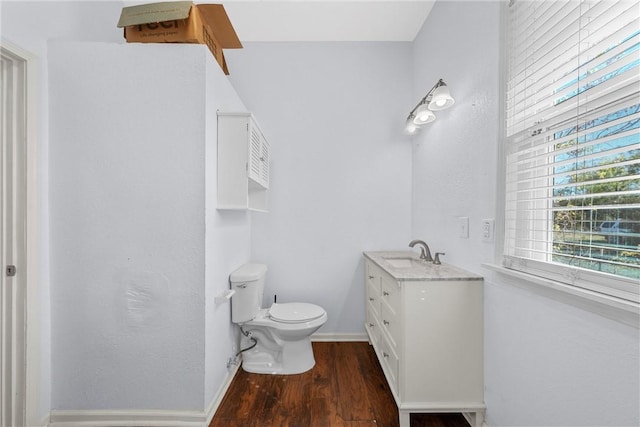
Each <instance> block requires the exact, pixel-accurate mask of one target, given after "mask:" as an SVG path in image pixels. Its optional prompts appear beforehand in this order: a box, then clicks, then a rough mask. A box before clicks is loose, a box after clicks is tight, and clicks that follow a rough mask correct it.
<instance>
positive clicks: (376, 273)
mask: <svg viewBox="0 0 640 427" xmlns="http://www.w3.org/2000/svg"><path fill="white" fill-rule="evenodd" d="M365 266H366V267H365V275H366V282H367V284H370V285H371V286H374V287H377V289H378V290H380V278H381V277H382V275H383V274H384V273H383V272H382V270H380V269H379V268H378V267H377V266H376V265H375V264H374V263H373V262H371V261H367V262H366V264H365Z"/></svg>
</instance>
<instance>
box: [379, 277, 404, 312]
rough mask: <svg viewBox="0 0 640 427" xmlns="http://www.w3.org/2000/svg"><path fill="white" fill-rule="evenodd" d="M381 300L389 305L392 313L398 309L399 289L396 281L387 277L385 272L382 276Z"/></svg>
mask: <svg viewBox="0 0 640 427" xmlns="http://www.w3.org/2000/svg"><path fill="white" fill-rule="evenodd" d="M381 285H382V301H384V302H386V303H387V304H388V305H389V308H391V310H393V313H394V314H397V313H398V312H399V311H400V289H399V287H398V282H396V281H395V280H393V279H392V278H391V277H388V276H387V275H386V274H385V275H383V276H382V281H381Z"/></svg>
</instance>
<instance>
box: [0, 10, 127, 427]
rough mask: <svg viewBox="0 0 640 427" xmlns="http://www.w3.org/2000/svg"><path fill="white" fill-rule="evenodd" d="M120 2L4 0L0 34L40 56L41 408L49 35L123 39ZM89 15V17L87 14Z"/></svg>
mask: <svg viewBox="0 0 640 427" xmlns="http://www.w3.org/2000/svg"><path fill="white" fill-rule="evenodd" d="M120 9H121V3H120V2H91V3H81V2H77V1H75V2H20V1H11V2H7V1H0V36H1V37H2V38H3V39H4V40H6V41H9V42H11V43H13V44H16V45H18V46H20V47H22V48H24V49H26V50H28V51H30V52H32V53H33V54H35V55H36V56H37V57H38V79H39V81H38V85H39V88H38V104H39V105H38V156H39V159H38V178H39V183H38V187H39V188H38V191H39V201H38V210H39V212H38V213H39V218H40V219H39V232H40V242H41V246H40V254H39V257H40V289H41V292H40V306H39V308H40V319H41V324H40V326H39V329H40V331H41V343H40V349H39V351H40V359H41V365H40V375H41V387H40V393H39V395H40V397H39V404H40V408H39V413H40V416H41V417H46V416H47V415H48V413H49V409H50V407H51V326H50V318H51V312H50V282H49V265H50V262H49V203H48V201H49V194H48V186H49V183H48V170H49V143H48V141H49V110H48V104H49V100H48V67H47V42H48V40H49V39H68V40H103V41H114V42H117V41H122V32H121V31H120V30H118V29H116V28H115V24H114V22H117V19H118V16H119V14H120ZM88 17H90V19H87V18H88Z"/></svg>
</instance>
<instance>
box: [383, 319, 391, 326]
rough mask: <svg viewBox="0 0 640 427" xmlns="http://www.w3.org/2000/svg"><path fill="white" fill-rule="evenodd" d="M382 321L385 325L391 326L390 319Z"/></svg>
mask: <svg viewBox="0 0 640 427" xmlns="http://www.w3.org/2000/svg"><path fill="white" fill-rule="evenodd" d="M382 323H384V325H385V326H389V325H390V323H389V322H388V321H386V320H383V321H382Z"/></svg>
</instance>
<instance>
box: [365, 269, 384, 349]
mask: <svg viewBox="0 0 640 427" xmlns="http://www.w3.org/2000/svg"><path fill="white" fill-rule="evenodd" d="M381 274H382V272H381V271H380V270H379V269H378V268H377V267H376V266H375V265H373V264H372V263H370V262H366V263H365V275H366V280H365V283H366V284H365V287H366V301H365V307H366V312H365V313H366V319H365V329H366V331H367V333H368V334H369V340H370V341H371V344H372V345H373V346H374V347H375V346H376V345H377V343H378V341H379V339H380V333H381V331H380V320H379V318H380V295H381V291H380V278H381Z"/></svg>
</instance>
